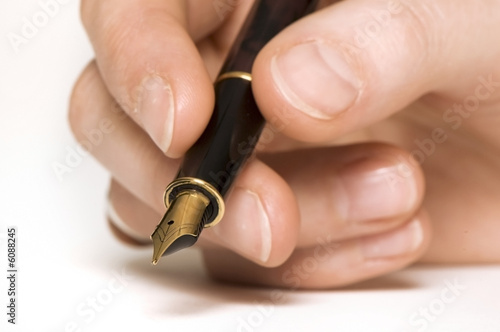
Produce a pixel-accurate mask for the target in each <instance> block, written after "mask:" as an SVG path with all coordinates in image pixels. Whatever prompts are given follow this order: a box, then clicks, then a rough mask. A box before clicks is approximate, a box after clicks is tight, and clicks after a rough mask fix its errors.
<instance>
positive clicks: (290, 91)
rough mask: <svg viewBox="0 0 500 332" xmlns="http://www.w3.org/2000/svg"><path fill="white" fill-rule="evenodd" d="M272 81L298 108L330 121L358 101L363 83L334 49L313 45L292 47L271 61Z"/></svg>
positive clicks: (317, 42)
mask: <svg viewBox="0 0 500 332" xmlns="http://www.w3.org/2000/svg"><path fill="white" fill-rule="evenodd" d="M271 72H272V75H273V79H274V81H275V83H276V85H277V86H278V88H279V90H280V91H281V93H282V94H283V96H284V97H285V98H286V99H287V100H288V102H289V103H291V104H292V105H293V106H294V107H295V108H297V109H299V110H301V111H303V112H304V113H306V114H308V115H309V116H311V117H313V118H316V119H325V120H327V119H331V118H333V117H335V115H337V114H338V113H340V112H342V111H344V110H347V109H348V108H349V107H350V106H352V105H353V104H354V103H355V101H356V99H357V98H358V95H359V91H360V85H361V84H360V80H359V78H358V77H357V76H356V74H355V73H354V71H353V70H352V69H351V66H349V64H348V63H347V62H346V60H345V57H344V56H343V55H342V54H341V53H339V51H337V50H336V49H335V48H334V47H333V46H331V45H328V44H326V43H324V42H320V41H314V42H307V43H304V44H299V45H296V46H293V47H292V48H290V49H287V50H286V51H284V52H282V53H280V54H278V55H277V56H275V57H274V58H273V59H272V62H271Z"/></svg>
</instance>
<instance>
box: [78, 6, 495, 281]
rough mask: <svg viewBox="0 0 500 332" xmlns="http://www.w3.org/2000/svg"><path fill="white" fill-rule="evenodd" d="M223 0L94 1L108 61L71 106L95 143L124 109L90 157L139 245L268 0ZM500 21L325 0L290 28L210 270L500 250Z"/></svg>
mask: <svg viewBox="0 0 500 332" xmlns="http://www.w3.org/2000/svg"><path fill="white" fill-rule="evenodd" d="M219 2H220V3H219ZM219 2H213V1H211V0H210V1H195V0H169V1H164V0H142V1H139V0H126V1H123V0H120V1H118V0H106V1H97V0H84V1H82V20H83V23H84V26H85V28H86V30H87V33H88V35H89V38H90V41H91V42H92V45H93V47H94V49H95V54H96V58H95V60H94V61H92V62H91V63H90V64H89V65H88V66H87V67H86V68H85V69H84V71H83V73H82V74H81V76H80V78H79V80H78V81H77V83H76V84H75V88H74V91H73V96H72V100H71V106H70V112H69V119H70V124H71V127H72V130H73V132H74V134H75V136H76V138H77V139H78V140H80V141H83V140H85V139H86V136H85V133H86V132H88V131H90V130H92V129H95V128H99V123H100V121H102V119H107V120H109V121H111V124H112V126H113V130H112V131H111V133H109V134H106V136H105V139H104V140H103V142H102V143H101V144H100V145H98V146H93V147H92V149H91V153H92V154H93V155H94V156H95V158H97V159H98V160H99V161H100V162H101V163H102V164H103V165H104V166H105V167H106V168H108V169H109V171H110V172H111V174H112V181H111V186H110V204H111V205H112V206H113V208H114V210H115V211H116V215H117V216H118V217H119V219H121V223H120V222H116V220H115V222H114V225H113V226H112V229H113V230H114V231H115V233H116V234H118V236H119V237H120V238H122V239H125V240H126V241H129V242H131V237H134V238H135V242H141V241H142V240H143V239H146V238H147V237H148V236H149V235H150V233H151V231H152V230H153V229H154V227H155V225H156V224H157V222H158V220H159V219H160V217H161V215H162V214H163V212H164V206H163V202H162V195H163V190H164V187H165V186H166V185H167V184H168V183H169V182H170V181H172V180H173V178H174V177H175V175H176V172H177V169H178V167H179V165H180V162H181V158H182V156H183V154H184V153H185V152H186V151H187V149H188V148H189V147H190V146H191V145H192V144H193V143H194V142H195V141H196V139H197V138H198V137H199V136H200V134H201V133H202V131H203V130H204V128H205V126H206V124H207V123H208V120H209V118H210V114H211V112H212V107H213V103H214V96H213V88H212V82H213V81H214V79H215V77H216V76H217V73H218V70H219V68H220V66H221V64H222V61H223V60H224V56H225V54H226V53H227V51H228V48H229V47H230V45H231V43H232V40H233V39H234V38H235V35H236V33H237V31H238V28H239V26H240V25H241V23H242V20H243V19H244V17H245V15H246V13H247V11H248V9H249V8H250V6H251V4H252V1H237V2H234V1H230V2H227V3H226V2H225V1H219ZM214 4H215V5H217V4H220V5H221V6H222V7H218V11H217V10H216V9H215V8H216V7H215V6H214ZM221 8H222V9H221ZM395 8H396V9H395ZM381 11H384V13H385V14H384V15H385V16H383V15H382V14H380V13H381ZM377 13H378V14H377ZM377 15H379V16H377ZM380 15H382V16H380ZM388 15H389V16H388ZM377 17H378V19H377ZM381 17H382V18H381ZM498 17H500V3H498V2H497V1H493V0H491V1H488V0H476V1H459V2H457V1H454V0H419V1H416V0H415V1H413V0H405V1H401V2H400V3H399V7H393V4H391V5H389V2H388V1H380V0H345V1H342V2H334V1H322V2H321V6H320V8H319V9H318V11H317V12H315V13H314V14H312V15H310V16H309V17H306V18H304V19H302V20H300V21H298V22H296V23H295V24H293V25H291V26H290V27H289V28H287V29H285V30H284V31H283V32H282V33H281V34H279V35H278V36H277V37H276V38H274V39H273V40H272V41H271V42H270V43H269V44H268V45H267V46H266V47H265V48H264V49H263V50H262V51H261V53H260V54H259V56H258V58H257V60H256V62H255V64H254V68H253V71H252V74H253V77H254V81H253V82H254V83H253V89H254V93H255V97H256V100H257V103H258V105H259V107H260V109H261V111H262V113H263V115H264V116H265V117H266V119H267V120H268V123H269V125H268V128H267V129H266V131H265V135H263V137H262V138H261V141H260V144H259V146H258V153H257V154H256V158H253V159H252V160H251V162H250V163H248V165H246V167H245V168H244V170H243V172H242V174H241V176H240V177H239V178H238V179H237V182H236V184H235V186H234V190H233V191H232V193H231V194H230V196H229V197H228V200H227V212H226V215H225V217H224V219H223V220H222V221H221V223H220V224H219V225H217V227H215V228H213V229H208V230H206V231H204V233H203V236H202V239H201V240H200V241H199V246H200V247H201V248H202V250H203V254H204V258H205V262H206V265H207V269H208V271H209V272H210V274H211V275H212V276H213V277H214V278H216V279H219V280H225V281H230V282H243V283H251V284H260V285H267V286H275V287H286V288H317V289H322V288H333V287H339V286H344V285H347V284H350V283H354V282H358V281H361V280H366V279H369V278H373V277H376V276H380V275H384V274H387V273H390V272H392V271H395V270H398V269H401V268H404V267H406V266H408V265H410V264H412V263H415V262H417V261H420V262H432V263H497V262H499V261H500V247H499V246H498V245H497V242H498V238H499V235H500V205H499V204H498V202H499V201H500V172H499V170H500V154H499V147H500V136H499V135H500V134H499V132H498V129H497V127H498V125H499V124H500V117H499V115H498V108H499V100H500V66H499V64H498V58H499V56H500V44H498V42H497V40H496V37H495V34H494V33H492V31H498V29H500V20H498ZM370 29H371V30H370ZM366 31H368V32H366ZM318 50H320V51H318ZM318 54H319V55H318ZM318 56H320V57H318ZM321 65H323V67H319V66H321ZM311 73H316V74H314V75H312V74H311ZM339 77H340V78H342V79H339ZM322 80H323V81H322ZM155 83H156V85H155ZM294 83H295V85H293V84H294ZM115 219H116V216H115ZM122 224H126V225H127V227H126V228H124V227H123V225H122Z"/></svg>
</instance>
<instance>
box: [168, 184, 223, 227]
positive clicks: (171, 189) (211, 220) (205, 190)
mask: <svg viewBox="0 0 500 332" xmlns="http://www.w3.org/2000/svg"><path fill="white" fill-rule="evenodd" d="M186 190H196V191H198V192H201V193H202V194H203V195H205V196H206V197H207V198H208V199H209V200H210V203H209V204H208V206H207V208H206V209H205V213H204V214H203V227H205V228H208V227H212V226H215V225H217V224H218V223H219V221H221V219H222V216H223V215H224V210H225V205H224V199H223V198H222V196H221V194H220V193H219V192H218V191H217V189H215V188H214V187H213V186H212V185H211V184H210V183H208V182H205V181H203V180H201V179H196V178H189V177H183V178H178V179H176V180H175V181H174V182H172V183H171V184H170V185H169V186H168V187H167V188H166V189H165V193H164V195H163V200H164V202H165V206H166V207H167V209H168V207H169V206H170V204H171V203H172V201H173V200H174V199H175V198H176V197H177V196H178V195H179V194H180V193H182V192H184V191H186Z"/></svg>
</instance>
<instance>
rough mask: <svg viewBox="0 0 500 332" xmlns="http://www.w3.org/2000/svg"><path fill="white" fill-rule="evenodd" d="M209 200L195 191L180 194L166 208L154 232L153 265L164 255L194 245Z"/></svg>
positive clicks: (152, 237) (202, 224)
mask: <svg viewBox="0 0 500 332" xmlns="http://www.w3.org/2000/svg"><path fill="white" fill-rule="evenodd" d="M209 203H210V200H209V199H208V198H207V197H206V196H205V195H203V194H202V193H200V192H198V191H196V190H186V191H183V192H180V193H179V194H178V195H177V197H176V198H175V199H174V200H173V201H172V203H171V204H170V206H169V207H168V208H167V212H166V213H165V215H164V216H163V219H162V220H161V221H160V223H159V224H158V226H156V229H155V231H154V232H153V234H152V235H151V239H152V240H153V246H154V251H153V259H152V263H153V265H156V264H158V261H159V260H160V258H161V257H162V256H164V255H170V254H172V253H174V252H176V251H179V250H181V249H184V248H187V247H190V246H192V245H193V244H195V242H196V240H197V239H198V236H199V235H200V233H201V230H202V229H203V226H204V220H203V214H204V213H205V209H206V208H207V206H208V204H209Z"/></svg>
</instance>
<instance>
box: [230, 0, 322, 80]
mask: <svg viewBox="0 0 500 332" xmlns="http://www.w3.org/2000/svg"><path fill="white" fill-rule="evenodd" d="M318 2H319V1H318V0H291V1H286V0H285V1H283V0H256V1H255V4H254V5H253V7H252V9H251V10H250V13H249V14H248V16H247V19H246V21H245V23H244V24H243V26H242V28H241V30H240V33H239V34H238V37H236V40H235V41H234V43H233V46H232V48H231V50H230V51H229V54H228V56H227V60H226V62H225V63H224V65H223V66H222V70H221V74H224V73H227V72H231V71H243V72H247V73H251V72H252V66H253V63H254V60H255V58H256V57H257V55H258V54H259V52H260V50H261V49H262V48H263V47H264V46H265V45H266V44H267V43H268V42H269V41H270V40H271V39H272V38H273V37H274V36H276V35H277V34H278V33H280V32H281V31H282V30H283V29H285V28H286V27H287V26H288V25H290V24H291V23H293V22H295V21H296V20H298V19H300V18H301V17H303V16H305V15H307V14H309V13H310V12H312V11H313V10H314V9H315V8H316V6H317V4H318Z"/></svg>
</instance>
